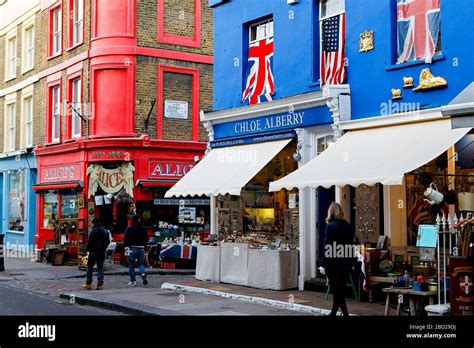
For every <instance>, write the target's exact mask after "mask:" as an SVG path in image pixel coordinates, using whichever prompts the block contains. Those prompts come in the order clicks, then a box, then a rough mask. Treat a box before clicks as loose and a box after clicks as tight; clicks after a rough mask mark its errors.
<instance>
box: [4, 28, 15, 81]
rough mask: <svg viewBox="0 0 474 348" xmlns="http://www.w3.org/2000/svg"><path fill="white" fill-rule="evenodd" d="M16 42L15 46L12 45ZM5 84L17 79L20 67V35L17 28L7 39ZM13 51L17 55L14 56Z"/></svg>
mask: <svg viewBox="0 0 474 348" xmlns="http://www.w3.org/2000/svg"><path fill="white" fill-rule="evenodd" d="M12 42H14V45H11V43H12ZM5 48H6V49H5V82H7V81H10V80H13V79H15V78H16V77H17V67H18V35H17V30H16V28H15V29H14V31H12V32H11V33H9V34H7V35H6V37H5ZM12 51H14V52H15V54H14V55H13V54H12Z"/></svg>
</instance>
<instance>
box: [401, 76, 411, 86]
mask: <svg viewBox="0 0 474 348" xmlns="http://www.w3.org/2000/svg"><path fill="white" fill-rule="evenodd" d="M410 87H413V77H411V76H410V77H405V76H403V88H410Z"/></svg>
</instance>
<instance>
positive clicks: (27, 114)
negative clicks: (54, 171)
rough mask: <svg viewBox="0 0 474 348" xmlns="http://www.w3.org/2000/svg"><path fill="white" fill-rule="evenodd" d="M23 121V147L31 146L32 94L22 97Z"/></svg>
mask: <svg viewBox="0 0 474 348" xmlns="http://www.w3.org/2000/svg"><path fill="white" fill-rule="evenodd" d="M23 108H24V109H23V111H24V116H23V122H24V124H23V125H24V137H23V143H24V147H32V146H33V112H34V111H33V110H34V103H33V95H32V94H28V95H27V96H25V97H23Z"/></svg>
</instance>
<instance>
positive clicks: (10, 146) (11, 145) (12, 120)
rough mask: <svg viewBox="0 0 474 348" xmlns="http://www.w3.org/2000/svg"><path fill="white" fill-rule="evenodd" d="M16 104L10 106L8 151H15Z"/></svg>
mask: <svg viewBox="0 0 474 348" xmlns="http://www.w3.org/2000/svg"><path fill="white" fill-rule="evenodd" d="M15 113H16V108H15V104H11V105H8V150H10V151H14V150H15V122H16V117H15V116H16V115H15Z"/></svg>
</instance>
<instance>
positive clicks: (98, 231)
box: [83, 218, 110, 290]
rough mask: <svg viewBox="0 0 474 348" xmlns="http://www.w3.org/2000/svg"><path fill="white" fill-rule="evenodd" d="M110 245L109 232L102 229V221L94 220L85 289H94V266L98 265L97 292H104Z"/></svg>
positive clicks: (87, 248) (89, 242) (89, 241)
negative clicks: (107, 254)
mask: <svg viewBox="0 0 474 348" xmlns="http://www.w3.org/2000/svg"><path fill="white" fill-rule="evenodd" d="M109 243H110V238H109V233H108V231H107V230H106V229H105V228H103V227H102V225H101V224H100V220H99V219H97V218H94V219H93V220H92V230H91V233H90V234H89V239H88V241H87V246H86V250H87V251H88V252H89V256H88V258H87V276H86V284H85V285H83V287H84V289H86V290H90V289H92V273H93V271H94V265H95V264H97V287H96V290H102V288H103V284H104V260H105V250H106V249H107V247H108V245H109Z"/></svg>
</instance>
